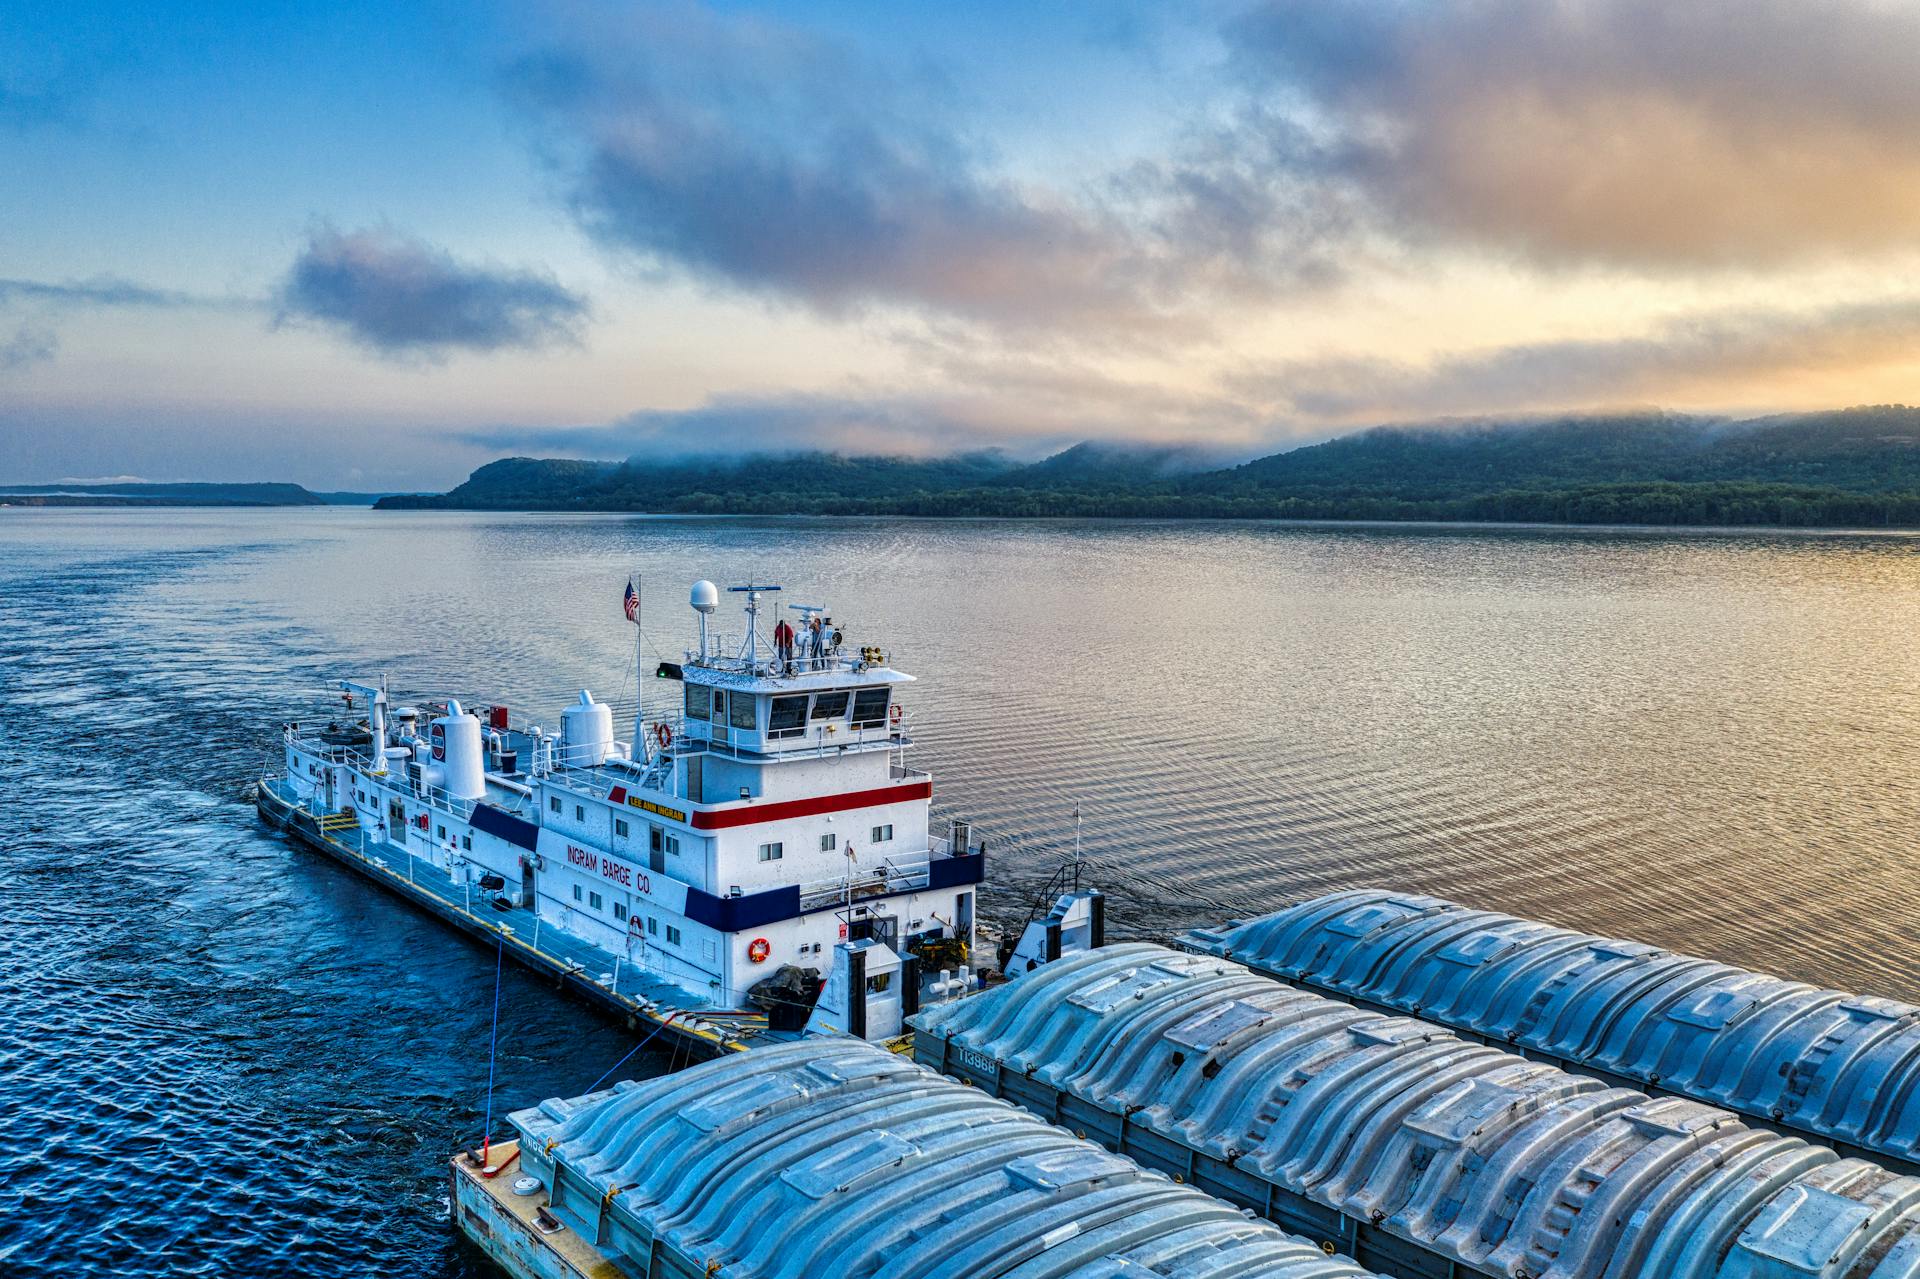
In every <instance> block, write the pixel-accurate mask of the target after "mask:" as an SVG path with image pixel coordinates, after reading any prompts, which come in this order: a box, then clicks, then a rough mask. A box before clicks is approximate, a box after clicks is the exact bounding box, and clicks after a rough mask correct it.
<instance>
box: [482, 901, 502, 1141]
mask: <svg viewBox="0 0 1920 1279" xmlns="http://www.w3.org/2000/svg"><path fill="white" fill-rule="evenodd" d="M506 962H507V935H506V934H505V933H501V934H500V938H499V949H497V950H495V951H494V954H493V1034H492V1036H491V1037H490V1038H489V1040H488V1042H487V1126H486V1127H485V1128H482V1129H481V1130H480V1145H481V1147H482V1148H484V1147H485V1146H486V1145H487V1143H488V1142H490V1141H492V1140H493V1063H494V1061H495V1059H496V1057H497V1056H498V1054H499V1051H500V970H501V969H502V968H503V967H505V966H506Z"/></svg>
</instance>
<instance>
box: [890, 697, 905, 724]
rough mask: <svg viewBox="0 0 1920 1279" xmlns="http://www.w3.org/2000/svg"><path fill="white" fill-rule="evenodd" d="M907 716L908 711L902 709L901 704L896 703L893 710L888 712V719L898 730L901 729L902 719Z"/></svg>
mask: <svg viewBox="0 0 1920 1279" xmlns="http://www.w3.org/2000/svg"><path fill="white" fill-rule="evenodd" d="M905 714H906V711H905V710H903V709H902V708H901V706H900V703H898V702H895V703H894V704H893V706H892V708H891V709H890V710H888V711H887V719H888V720H889V721H891V722H892V724H893V726H894V727H895V728H898V727H900V717H901V716H903V715H905Z"/></svg>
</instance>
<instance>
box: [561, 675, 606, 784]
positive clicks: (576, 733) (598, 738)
mask: <svg viewBox="0 0 1920 1279" xmlns="http://www.w3.org/2000/svg"><path fill="white" fill-rule="evenodd" d="M612 753H613V707H611V706H608V705H607V704H606V703H605V702H596V701H594V700H593V694H592V693H589V692H588V691H587V690H586V689H584V688H583V689H581V690H580V700H579V702H578V703H576V704H575V705H572V706H569V707H567V709H565V710H564V711H561V712H560V760H561V763H562V764H564V765H565V766H567V767H569V768H598V767H599V766H600V765H602V764H604V763H606V762H607V756H609V755H611V754H612Z"/></svg>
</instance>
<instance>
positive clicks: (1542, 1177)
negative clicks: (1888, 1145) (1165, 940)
mask: <svg viewBox="0 0 1920 1279" xmlns="http://www.w3.org/2000/svg"><path fill="white" fill-rule="evenodd" d="M915 1026H916V1033H915V1035H914V1039H913V1051H914V1054H915V1056H916V1057H917V1058H918V1059H919V1060H920V1061H922V1062H923V1063H925V1064H926V1065H928V1066H929V1067H931V1068H934V1069H938V1070H941V1071H943V1072H945V1073H947V1074H950V1075H953V1076H954V1077H956V1078H959V1079H962V1080H965V1081H968V1082H970V1083H973V1084H975V1085H977V1086H978V1087H979V1088H980V1089H981V1090H982V1091H984V1092H986V1093H988V1094H990V1095H992V1096H996V1097H1003V1098H1006V1099H1008V1100H1010V1101H1013V1102H1015V1103H1017V1104H1019V1105H1021V1106H1023V1107H1025V1108H1026V1109H1028V1110H1030V1111H1032V1112H1034V1113H1035V1114H1038V1115H1040V1116H1041V1117H1043V1118H1047V1119H1051V1120H1052V1121H1054V1122H1056V1123H1059V1124H1062V1125H1066V1126H1071V1127H1072V1128H1074V1129H1076V1130H1078V1131H1083V1132H1085V1133H1086V1134H1088V1135H1089V1136H1091V1137H1092V1138H1094V1139H1095V1140H1097V1141H1099V1142H1100V1143H1101V1144H1103V1145H1105V1146H1107V1147H1108V1148H1110V1149H1112V1150H1114V1151H1115V1152H1117V1153H1122V1154H1125V1155H1128V1156H1129V1157H1131V1158H1134V1159H1136V1160H1138V1161H1139V1162H1141V1163H1143V1164H1145V1165H1146V1166H1148V1167H1152V1168H1158V1169H1161V1170H1162V1171H1165V1172H1168V1173H1169V1174H1172V1175H1176V1176H1179V1177H1181V1178H1183V1179H1184V1180H1186V1181H1187V1182H1189V1183H1191V1184H1192V1185H1194V1186H1196V1187H1198V1188H1200V1189H1203V1190H1206V1191H1209V1192H1211V1193H1212V1194H1214V1195H1217V1196H1219V1197H1220V1198H1222V1199H1224V1200H1226V1201H1227V1202H1230V1203H1233V1204H1237V1205H1241V1206H1244V1207H1246V1208H1248V1209H1250V1210H1251V1211H1253V1212H1255V1213H1258V1214H1259V1215H1261V1216H1262V1217H1265V1218H1267V1219H1270V1220H1272V1221H1274V1222H1276V1223H1278V1224H1279V1225H1280V1226H1281V1227H1282V1228H1283V1229H1286V1230H1289V1231H1293V1232H1295V1233H1300V1234H1305V1235H1307V1236H1309V1237H1315V1238H1323V1239H1326V1240H1328V1241H1329V1242H1330V1243H1332V1244H1334V1245H1335V1246H1336V1247H1337V1248H1338V1249H1339V1250H1340V1251H1341V1252H1343V1253H1345V1254H1347V1255H1349V1256H1352V1257H1354V1258H1356V1259H1357V1260H1358V1261H1359V1262H1360V1263H1361V1264H1362V1265H1365V1266H1368V1267H1371V1268H1374V1269H1377V1270H1381V1271H1384V1272H1387V1273H1390V1274H1393V1275H1396V1276H1398V1277H1399V1279H1460V1277H1462V1276H1486V1277H1488V1279H1914V1277H1915V1276H1920V1177H1913V1176H1905V1175H1902V1174H1899V1173H1896V1172H1893V1171H1891V1170H1889V1169H1887V1168H1885V1167H1882V1166H1881V1165H1879V1164H1877V1163H1874V1162H1871V1161H1868V1160H1864V1159H1857V1158H1845V1157H1843V1156H1841V1155H1840V1154H1839V1153H1837V1152H1835V1151H1833V1150H1831V1149H1828V1148H1826V1147H1822V1146H1817V1145H1813V1144H1811V1143H1809V1142H1806V1141H1803V1140H1800V1139H1799V1138H1795V1137H1786V1136H1781V1135H1779V1134H1777V1133H1773V1132H1770V1131H1766V1130H1764V1129H1758V1128H1754V1127H1752V1126H1749V1125H1747V1124H1745V1123H1743V1122H1742V1121H1741V1120H1740V1119H1739V1117H1738V1116H1736V1115H1733V1114H1732V1113H1730V1112H1728V1111H1725V1110H1721V1109H1718V1108H1715V1107H1712V1106H1708V1105H1705V1104H1703V1103H1700V1102H1696V1101H1691V1100H1687V1099H1684V1098H1677V1097H1662V1098H1652V1097H1648V1096H1646V1095H1645V1094H1643V1093H1639V1092H1635V1091H1632V1090H1630V1089H1626V1088H1614V1087H1608V1086H1607V1085H1606V1084H1604V1083H1602V1082H1600V1081H1599V1080H1596V1079H1592V1078H1588V1077H1585V1076H1579V1075H1571V1074H1568V1073H1566V1072H1564V1071H1561V1070H1558V1069H1556V1068H1555V1067H1553V1066H1551V1065H1547V1064H1545V1063H1542V1062H1536V1061H1528V1060H1525V1059H1523V1058H1520V1057H1517V1056H1514V1055H1513V1054H1511V1053H1507V1052H1502V1051H1500V1050H1498V1049H1495V1048H1492V1047H1488V1046H1486V1045H1484V1044H1478V1043H1471V1042H1468V1041H1466V1040H1462V1039H1459V1038H1457V1037H1455V1036H1454V1035H1452V1034H1451V1033H1449V1032H1447V1031H1446V1030H1443V1029H1441V1028H1440V1027H1437V1026H1434V1025H1431V1024H1429V1023H1425V1022H1421V1021H1416V1020H1414V1019H1413V1018H1410V1017H1398V1016H1385V1015H1382V1014H1379V1013H1375V1012H1369V1011H1367V1010H1364V1009H1361V1008H1357V1007H1355V1006H1354V1005H1352V1004H1350V1003H1344V1002H1338V1001H1335V1000H1331V999H1327V998H1324V997H1322V996H1318V995H1314V994H1310V993H1307V992H1305V991H1301V990H1296V989H1293V988H1291V987H1288V986H1285V985H1282V984H1281V983H1279V982H1277V981H1274V980H1273V979H1271V978H1268V977H1263V976H1260V975H1258V974H1256V973H1254V972H1252V971H1251V970H1249V969H1247V968H1245V967H1243V966H1241V965H1239V964H1236V963H1231V962H1229V961H1226V960H1221V959H1215V958H1212V957H1210V956H1204V955H1195V954H1190V953H1184V952H1181V951H1176V950H1172V949H1169V948H1167V947H1162V946H1156V945H1150V944H1145V943H1135V944H1126V945H1114V946H1108V947H1106V948H1104V949H1103V950H1099V951H1094V952H1090V953H1085V954H1079V955H1072V956H1067V957H1065V958H1063V959H1061V960H1059V961H1058V962H1055V963H1050V964H1047V965H1044V966H1042V967H1040V968H1037V969H1035V970H1034V971H1033V972H1031V973H1028V974H1025V975H1023V976H1022V977H1020V978H1019V979H1018V980H1017V981H1014V982H1011V983H1009V984H1007V985H1005V986H1002V987H999V988H997V989H994V990H991V991H987V992H984V993H982V994H980V995H978V996H976V997H974V998H971V999H967V1000H963V1001H960V1002H958V1003H954V1004H947V1005H942V1006H940V1007H938V1008H932V1009H928V1010H925V1011H923V1012H922V1013H921V1014H920V1015H919V1016H918V1017H916V1018H915Z"/></svg>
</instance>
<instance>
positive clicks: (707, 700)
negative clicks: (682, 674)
mask: <svg viewBox="0 0 1920 1279" xmlns="http://www.w3.org/2000/svg"><path fill="white" fill-rule="evenodd" d="M712 708H713V690H712V689H710V688H708V687H707V686H706V685H705V684H689V685H687V718H688V719H705V718H706V717H707V716H708V715H709V714H710V713H711V712H712Z"/></svg>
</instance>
